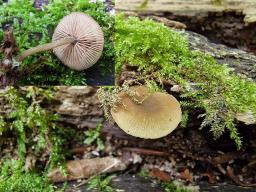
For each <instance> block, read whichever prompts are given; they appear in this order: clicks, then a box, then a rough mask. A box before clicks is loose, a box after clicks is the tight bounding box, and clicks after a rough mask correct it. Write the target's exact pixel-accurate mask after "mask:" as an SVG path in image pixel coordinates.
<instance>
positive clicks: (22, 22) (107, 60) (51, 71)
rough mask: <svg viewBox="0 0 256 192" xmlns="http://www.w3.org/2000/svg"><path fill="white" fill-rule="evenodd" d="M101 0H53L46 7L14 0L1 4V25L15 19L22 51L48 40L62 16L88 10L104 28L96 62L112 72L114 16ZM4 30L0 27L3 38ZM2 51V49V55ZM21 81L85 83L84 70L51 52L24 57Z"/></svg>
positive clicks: (49, 83) (107, 71)
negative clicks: (36, 6)
mask: <svg viewBox="0 0 256 192" xmlns="http://www.w3.org/2000/svg"><path fill="white" fill-rule="evenodd" d="M105 9H106V8H105V5H104V4H103V3H101V2H99V1H98V2H96V3H91V2H90V1H89V0H50V1H49V5H47V6H45V7H44V8H43V10H42V11H41V10H38V9H36V8H34V7H33V1H30V0H13V1H11V2H10V3H8V4H6V3H5V4H3V5H2V6H0V15H1V17H0V25H2V26H4V25H5V24H7V23H11V24H12V27H13V31H14V35H15V38H16V40H17V44H18V47H19V48H20V51H23V50H26V49H29V48H31V47H34V46H37V45H39V44H44V43H48V42H50V41H51V37H52V34H53V31H54V28H55V27H56V26H57V24H58V22H59V20H60V19H61V18H63V17H64V16H65V15H68V14H69V13H71V12H76V11H77V12H84V13H86V14H88V15H90V16H92V17H93V18H94V19H95V20H96V21H97V22H98V23H99V24H100V26H101V27H102V28H103V31H104V35H105V47H104V51H103V56H102V58H101V59H100V60H99V61H98V63H97V64H96V65H97V66H98V68H99V69H100V71H101V72H102V73H108V74H109V73H111V72H112V71H111V69H112V67H111V66H113V65H114V64H113V63H114V45H113V37H112V35H113V33H112V32H113V30H114V21H115V19H114V17H113V16H111V15H110V14H108V13H106V10H105ZM2 39H3V31H2V29H0V41H2ZM1 57H2V55H1V53H0V59H1ZM20 70H21V74H23V75H22V78H21V79H20V81H19V82H18V83H19V84H20V85H59V84H61V85H84V84H86V77H85V74H84V72H77V71H73V70H70V69H69V68H68V67H66V66H64V65H63V64H61V63H60V61H59V60H58V59H57V58H56V57H55V56H54V55H53V54H52V53H50V52H44V53H41V54H37V55H36V56H32V57H29V58H27V59H26V60H24V61H23V63H22V66H21V68H20ZM45 74H47V75H45Z"/></svg>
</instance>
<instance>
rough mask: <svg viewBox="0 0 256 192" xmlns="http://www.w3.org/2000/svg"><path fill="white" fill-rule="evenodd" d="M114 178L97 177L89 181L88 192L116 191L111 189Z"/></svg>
mask: <svg viewBox="0 0 256 192" xmlns="http://www.w3.org/2000/svg"><path fill="white" fill-rule="evenodd" d="M112 178H113V176H111V175H110V176H107V175H104V174H103V175H99V176H95V177H93V178H91V179H89V181H88V186H87V189H88V190H97V191H104V192H114V189H113V188H112V187H111V185H110V184H111V180H112Z"/></svg>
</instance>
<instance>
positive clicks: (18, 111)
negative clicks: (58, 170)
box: [0, 87, 71, 169]
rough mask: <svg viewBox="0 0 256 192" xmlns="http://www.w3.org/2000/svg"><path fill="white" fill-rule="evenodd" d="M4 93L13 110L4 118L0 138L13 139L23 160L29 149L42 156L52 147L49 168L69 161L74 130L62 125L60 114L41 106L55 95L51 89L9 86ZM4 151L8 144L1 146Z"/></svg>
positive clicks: (6, 102)
mask: <svg viewBox="0 0 256 192" xmlns="http://www.w3.org/2000/svg"><path fill="white" fill-rule="evenodd" d="M0 96H1V97H2V98H3V99H4V102H5V104H6V105H7V106H9V107H10V111H11V112H10V113H8V114H6V115H4V116H2V117H1V118H0V140H2V141H5V140H6V139H8V138H11V140H9V141H12V142H13V146H14V149H15V150H16V151H17V157H16V158H18V159H20V160H22V161H25V158H26V156H27V154H28V151H29V153H32V154H34V155H35V156H36V157H40V156H41V155H42V154H44V153H45V152H46V151H48V150H51V153H49V161H48V168H49V169H51V168H52V167H54V166H60V165H61V164H62V163H63V162H64V160H65V151H64V144H65V141H66V139H67V137H68V135H70V133H69V130H70V129H63V128H62V127H61V126H59V125H58V123H57V120H58V118H59V117H58V116H57V115H56V114H53V113H50V112H48V111H47V110H45V109H43V108H42V107H41V103H42V102H45V101H47V100H50V99H51V98H52V92H51V90H50V88H49V89H42V88H35V87H28V88H26V89H25V90H17V89H15V88H9V89H8V90H7V92H6V93H4V94H2V95H0ZM70 131H71V130H70ZM49 146H50V148H49ZM0 150H1V151H2V150H4V146H1V145H0ZM13 152H14V151H11V153H13ZM0 162H1V160H0Z"/></svg>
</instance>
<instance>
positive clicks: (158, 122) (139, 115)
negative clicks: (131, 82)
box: [111, 86, 182, 139]
mask: <svg viewBox="0 0 256 192" xmlns="http://www.w3.org/2000/svg"><path fill="white" fill-rule="evenodd" d="M130 89H131V90H132V91H135V93H136V96H135V98H134V99H132V98H131V97H130V96H129V95H128V94H127V93H120V95H119V96H120V98H121V103H122V104H118V105H117V107H116V108H113V109H112V110H111V114H112V116H113V119H114V120H115V122H116V123H117V125H118V126H119V127H120V128H121V129H122V130H124V131H125V132H126V133H127V134H130V135H132V136H135V137H140V138H148V139H156V138H160V137H164V136H166V135H168V134H169V133H171V132H172V131H173V130H174V129H175V128H176V127H177V126H178V124H179V123H180V121H181V116H182V112H181V108H180V104H179V102H178V101H177V100H176V99H175V97H173V96H171V95H169V94H166V93H161V92H154V93H151V92H150V91H149V90H148V88H147V87H144V86H134V87H131V88H130ZM137 101H138V102H137Z"/></svg>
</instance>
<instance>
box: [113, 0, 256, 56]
mask: <svg viewBox="0 0 256 192" xmlns="http://www.w3.org/2000/svg"><path fill="white" fill-rule="evenodd" d="M116 9H117V11H120V12H126V13H127V12H129V13H131V12H132V13H136V14H139V15H150V16H152V15H155V16H160V17H164V18H168V19H171V20H176V21H181V22H183V23H185V24H186V25H187V28H188V29H189V30H192V31H195V32H197V33H200V34H203V35H204V36H206V37H208V38H210V40H212V41H215V42H218V43H226V44H228V45H229V46H232V47H236V48H240V49H241V48H242V49H245V50H249V51H252V52H254V53H256V30H255V29H256V1H254V0H172V1H170V0H117V1H116Z"/></svg>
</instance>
